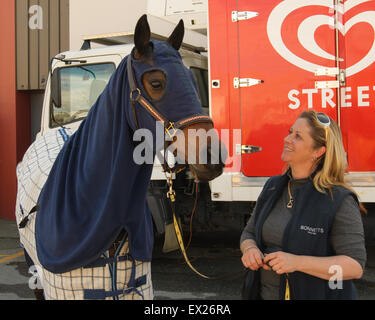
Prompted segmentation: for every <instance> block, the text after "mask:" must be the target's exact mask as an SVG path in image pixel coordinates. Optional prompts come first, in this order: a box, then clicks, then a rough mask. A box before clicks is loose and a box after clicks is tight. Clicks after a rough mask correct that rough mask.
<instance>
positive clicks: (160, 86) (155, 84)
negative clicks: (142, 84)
mask: <svg viewBox="0 0 375 320" xmlns="http://www.w3.org/2000/svg"><path fill="white" fill-rule="evenodd" d="M150 85H151V87H152V88H153V89H155V90H162V89H163V88H164V87H163V83H162V82H161V81H159V80H154V81H151V82H150Z"/></svg>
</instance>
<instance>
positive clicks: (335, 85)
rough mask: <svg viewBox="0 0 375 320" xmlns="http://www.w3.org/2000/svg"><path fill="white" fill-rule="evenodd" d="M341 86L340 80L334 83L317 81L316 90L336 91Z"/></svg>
mask: <svg viewBox="0 0 375 320" xmlns="http://www.w3.org/2000/svg"><path fill="white" fill-rule="evenodd" d="M339 87H340V84H339V81H338V80H334V81H315V89H335V88H339Z"/></svg>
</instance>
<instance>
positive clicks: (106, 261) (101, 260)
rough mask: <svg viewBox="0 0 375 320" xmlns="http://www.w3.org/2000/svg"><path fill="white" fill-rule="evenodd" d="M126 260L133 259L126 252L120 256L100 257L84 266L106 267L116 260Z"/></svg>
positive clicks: (90, 267) (86, 267)
mask: <svg viewBox="0 0 375 320" xmlns="http://www.w3.org/2000/svg"><path fill="white" fill-rule="evenodd" d="M125 260H133V259H132V258H131V257H130V255H129V254H126V255H124V256H120V257H117V258H116V257H111V258H103V257H102V258H98V259H96V260H95V261H93V262H91V263H89V264H87V265H85V266H84V267H83V268H84V269H92V268H98V267H104V266H106V265H107V264H110V263H114V262H116V261H118V262H120V261H125Z"/></svg>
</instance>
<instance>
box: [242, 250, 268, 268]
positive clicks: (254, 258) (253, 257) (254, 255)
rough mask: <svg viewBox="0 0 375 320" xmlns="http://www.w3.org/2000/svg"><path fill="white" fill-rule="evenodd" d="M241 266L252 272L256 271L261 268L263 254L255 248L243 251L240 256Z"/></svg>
mask: <svg viewBox="0 0 375 320" xmlns="http://www.w3.org/2000/svg"><path fill="white" fill-rule="evenodd" d="M241 260H242V264H243V265H244V266H245V267H246V268H249V269H251V270H253V271H256V270H258V269H259V268H261V267H263V254H262V252H261V251H260V250H259V249H258V248H257V247H255V246H253V247H250V248H249V249H245V252H244V253H243V255H242V258H241Z"/></svg>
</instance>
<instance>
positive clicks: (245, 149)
mask: <svg viewBox="0 0 375 320" xmlns="http://www.w3.org/2000/svg"><path fill="white" fill-rule="evenodd" d="M259 151H262V147H256V146H250V145H241V144H236V154H247V153H254V152H259Z"/></svg>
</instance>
